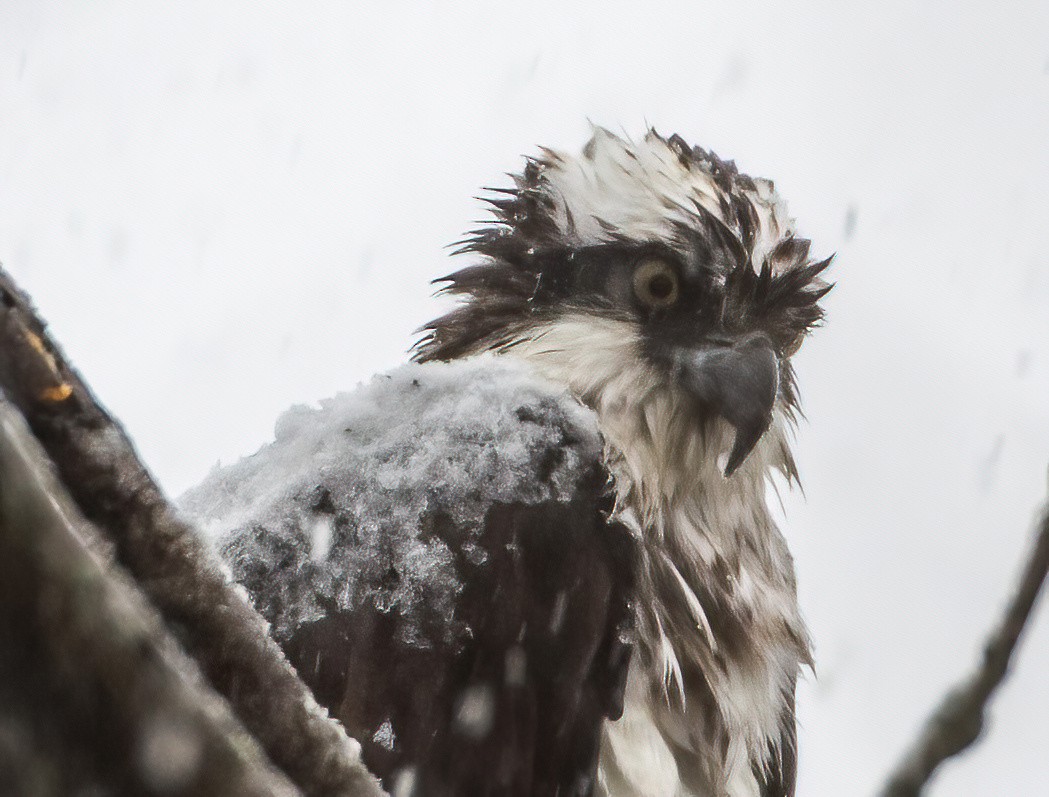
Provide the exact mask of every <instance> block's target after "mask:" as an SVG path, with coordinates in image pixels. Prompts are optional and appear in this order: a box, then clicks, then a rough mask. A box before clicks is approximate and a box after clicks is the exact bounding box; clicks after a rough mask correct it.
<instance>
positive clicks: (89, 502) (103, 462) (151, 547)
mask: <svg viewBox="0 0 1049 797" xmlns="http://www.w3.org/2000/svg"><path fill="white" fill-rule="evenodd" d="M0 390H2V391H4V393H5V394H6V395H7V397H8V399H9V400H10V401H11V403H12V404H13V405H14V406H15V407H16V408H17V409H18V410H19V411H20V412H21V414H22V415H23V416H24V417H25V419H26V422H27V423H28V425H29V428H30V429H31V430H32V432H33V435H34V436H35V437H36V439H37V440H38V441H39V442H40V444H41V445H42V446H43V449H44V451H45V452H46V454H47V456H48V457H49V458H50V459H51V461H52V462H53V463H54V464H55V466H56V468H57V473H58V476H59V478H60V480H61V481H62V482H63V483H64V484H65V485H66V487H67V488H68V489H69V492H70V495H71V496H72V498H73V500H74V502H75V503H76V505H77V507H78V508H79V510H80V512H81V513H82V514H83V515H84V517H85V518H86V519H87V520H89V521H90V522H91V523H92V524H94V525H95V526H96V527H97V528H98V529H99V530H100V532H101V533H102V535H104V537H105V538H106V539H107V540H108V541H109V542H111V543H112V545H113V550H114V552H115V556H116V560H117V561H118V562H119V564H120V565H121V566H123V567H124V568H126V569H127V571H128V572H129V573H130V574H131V575H132V577H133V578H134V579H135V581H136V582H137V583H138V585H139V586H140V587H141V588H142V590H143V591H144V592H145V593H146V595H148V597H149V599H150V600H151V601H152V603H153V604H154V605H155V606H156V607H157V608H158V609H159V611H160V613H161V615H162V616H163V618H164V620H165V622H166V623H167V625H168V626H169V627H171V628H172V629H173V630H174V631H175V633H176V636H177V637H178V639H179V640H180V642H181V643H182V644H183V646H184V647H185V648H186V650H187V651H188V652H189V653H190V655H191V656H192V657H193V658H194V659H196V661H197V662H198V664H199V665H200V667H201V669H202V671H203V672H204V673H205V675H206V676H207V678H208V679H209V681H210V682H211V683H212V684H213V685H214V686H215V688H216V689H217V690H218V691H219V692H220V693H221V694H223V695H224V696H225V697H226V698H227V699H228V700H229V701H230V704H231V705H232V707H233V709H234V711H235V713H236V714H237V716H238V717H239V718H240V719H241V721H242V722H243V723H244V725H245V726H246V727H247V728H248V730H249V731H250V732H251V733H252V734H253V735H254V736H255V737H256V738H257V739H258V740H259V741H260V742H261V744H262V746H263V748H264V749H265V750H266V753H267V754H268V755H269V756H270V758H271V759H272V761H273V762H274V763H276V764H277V765H278V766H279V767H280V768H281V769H282V770H283V771H284V772H285V773H286V774H287V775H288V777H289V778H290V779H291V780H292V781H293V782H294V783H295V784H296V785H297V786H298V787H299V788H300V789H302V791H303V792H305V793H307V794H310V795H318V796H320V795H324V797H328V796H329V795H346V796H347V797H365V796H367V797H374V796H376V795H381V794H382V793H383V792H382V790H381V788H380V787H379V785H378V781H377V780H376V779H375V778H374V777H373V776H372V775H371V774H370V773H369V772H368V770H367V769H366V767H365V766H364V764H363V763H362V762H361V759H360V745H359V744H358V743H357V742H355V741H354V740H352V739H350V738H349V737H348V736H347V735H346V733H345V731H344V730H343V729H342V727H341V726H340V725H338V724H337V723H336V722H334V721H333V720H331V719H330V718H329V717H328V716H327V713H326V712H325V711H324V710H323V709H321V708H320V707H319V706H318V705H317V703H316V701H315V700H314V699H313V696H312V694H311V693H310V691H309V690H308V689H307V688H306V686H305V685H304V684H303V683H302V681H301V680H300V679H299V678H298V677H297V675H296V674H295V672H294V670H293V669H292V668H291V666H290V665H289V664H288V663H287V661H286V659H285V658H284V656H283V655H282V654H281V652H280V650H279V648H278V647H277V645H276V643H275V642H274V641H273V640H272V639H270V637H269V636H268V634H267V630H266V625H265V622H264V621H263V620H262V618H261V617H260V616H259V614H258V613H257V612H256V611H255V610H254V609H253V608H252V607H251V606H250V605H249V604H248V603H247V601H246V600H245V597H244V594H243V590H239V589H238V588H237V587H236V586H235V585H233V584H231V583H230V582H229V581H228V580H227V579H226V578H225V576H224V575H223V571H222V569H221V566H220V564H219V562H218V561H217V559H216V557H215V556H214V554H213V553H212V552H211V551H210V550H209V549H208V548H207V546H206V545H205V544H204V542H203V541H202V540H201V539H200V538H199V537H198V536H197V535H196V533H195V532H194V530H193V529H192V528H190V527H189V526H188V525H187V524H186V523H185V522H183V521H182V520H181V519H180V518H179V517H178V516H177V514H176V512H175V510H174V508H173V507H172V506H171V504H170V503H169V502H168V501H167V500H166V499H165V497H164V496H163V495H162V493H161V491H160V489H159V488H158V487H157V485H156V483H155V482H154V480H153V478H152V477H151V476H150V474H149V473H148V472H147V471H146V469H145V467H144V466H143V465H142V463H141V462H140V461H139V459H138V457H137V455H136V453H135V450H134V447H133V446H132V444H131V441H130V440H129V439H128V437H127V435H126V433H125V432H124V430H123V429H122V428H121V427H120V426H119V424H118V423H117V422H116V421H114V419H113V418H111V417H110V416H109V414H108V413H107V412H106V411H105V410H104V409H103V408H102V407H101V406H99V404H98V403H97V402H96V400H95V398H94V396H93V395H92V393H91V391H90V390H89V389H88V387H87V385H86V384H85V383H84V382H83V380H82V379H81V378H80V376H79V374H77V373H76V372H75V371H74V370H73V369H72V367H71V366H70V365H69V364H68V362H67V361H66V360H65V358H64V357H63V355H62V352H61V350H60V349H59V348H58V346H57V345H56V344H55V343H54V341H52V340H51V339H50V337H49V335H48V334H47V331H46V329H45V325H44V323H43V322H42V321H41V320H40V319H39V318H38V317H37V316H36V314H35V312H34V311H33V308H32V307H31V305H30V303H29V301H28V299H27V297H26V296H25V295H23V294H22V293H21V292H20V291H19V289H18V288H17V286H16V285H15V283H14V281H13V280H12V279H11V277H10V276H9V275H8V274H7V273H6V272H4V271H3V270H2V269H0Z"/></svg>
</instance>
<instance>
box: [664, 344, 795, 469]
mask: <svg viewBox="0 0 1049 797" xmlns="http://www.w3.org/2000/svg"><path fill="white" fill-rule="evenodd" d="M678 356H679V359H678V365H679V376H680V378H681V380H682V384H683V386H684V388H685V389H686V390H687V391H688V392H689V393H691V394H692V395H694V396H695V397H696V398H697V399H698V400H699V401H700V403H702V404H704V405H706V406H708V407H711V408H712V409H714V410H716V411H717V412H718V414H719V415H721V416H722V417H723V418H724V419H725V420H726V421H728V422H729V423H730V424H732V426H734V427H735V429H736V439H735V442H734V443H733V445H732V451H731V453H729V457H728V464H727V465H726V466H725V476H731V475H732V474H733V473H734V472H735V470H736V468H738V467H739V466H740V465H742V464H743V461H744V460H745V459H746V458H747V456H748V455H749V454H750V452H751V451H753V449H754V446H755V445H757V442H758V440H760V439H761V436H762V435H763V434H765V431H766V430H767V429H768V428H769V424H771V423H772V406H773V404H774V403H775V401H776V394H777V393H778V392H779V357H778V356H777V355H776V352H775V351H774V350H773V348H772V343H771V341H769V339H768V338H767V337H765V336H764V335H762V334H754V335H748V336H746V337H743V338H739V339H738V340H735V341H732V342H730V343H724V344H713V345H710V346H704V347H703V348H699V349H683V350H681V351H680V353H679V355H678Z"/></svg>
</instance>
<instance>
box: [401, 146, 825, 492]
mask: <svg viewBox="0 0 1049 797" xmlns="http://www.w3.org/2000/svg"><path fill="white" fill-rule="evenodd" d="M513 179H514V183H515V186H514V187H513V188H507V189H493V190H494V191H495V192H496V197H495V198H491V199H486V200H485V201H486V202H488V203H490V204H491V205H492V207H493V209H494V210H493V214H494V220H493V222H492V223H491V224H489V225H487V226H485V227H482V228H481V229H479V230H475V231H473V232H471V233H470V237H468V238H467V239H466V240H465V241H462V242H461V248H460V249H459V250H458V251H459V252H463V253H472V254H474V255H480V256H481V258H482V259H481V261H480V262H478V263H476V264H474V265H470V266H468V267H466V268H464V269H462V270H460V271H457V272H455V273H454V274H451V275H449V276H447V277H443V278H441V279H440V280H437V282H439V283H444V286H443V288H442V290H443V292H445V293H448V294H453V295H455V296H458V297H461V298H462V299H463V300H464V301H462V303H461V304H459V305H458V306H457V307H456V308H455V309H453V310H452V311H451V312H449V313H447V314H446V315H444V316H442V317H441V318H438V319H436V320H434V321H432V322H431V323H429V324H427V325H426V326H425V327H424V328H423V331H424V332H425V333H426V334H425V336H424V337H423V339H422V340H420V341H419V343H418V344H417V347H416V351H415V359H417V360H420V361H427V360H452V359H457V358H460V357H464V356H469V355H473V354H477V353H480V352H484V351H495V352H501V353H514V354H518V355H521V356H523V357H526V358H527V359H529V360H530V361H532V362H533V363H535V364H536V365H537V366H538V367H539V368H540V370H541V371H542V372H543V373H545V374H546V375H547V376H549V377H551V378H553V379H555V380H558V381H562V382H564V383H565V384H566V385H567V386H568V387H569V389H571V390H572V391H573V392H574V393H575V394H576V395H577V396H578V397H579V398H580V399H581V400H582V401H583V402H584V403H587V404H589V405H590V406H592V407H594V409H595V410H597V411H598V413H599V416H601V415H603V416H605V417H611V416H615V415H619V416H622V415H624V414H627V415H633V416H636V417H638V418H640V419H641V420H642V421H644V422H646V423H648V425H649V427H654V426H659V425H662V426H663V427H664V428H663V429H662V433H663V434H664V435H667V434H669V435H673V434H674V431H673V427H674V419H675V418H680V417H681V416H682V415H685V416H687V422H688V423H689V424H691V425H692V426H699V427H702V426H703V425H704V424H705V423H706V422H707V421H710V420H713V419H717V418H721V419H724V420H725V421H727V422H728V424H730V425H731V427H732V429H733V430H734V437H733V442H732V445H731V448H730V450H729V451H728V452H727V453H728V456H727V459H726V460H725V461H724V462H723V467H724V472H725V474H726V475H731V474H732V473H733V472H734V471H735V470H736V468H738V467H739V466H740V464H741V463H742V462H743V461H744V460H745V459H746V458H747V456H748V454H749V453H750V452H751V451H752V449H753V448H754V446H755V445H756V444H757V442H758V440H759V439H760V438H761V437H762V435H763V434H764V433H765V431H766V430H767V429H768V428H769V426H770V424H771V423H772V420H773V416H774V413H775V411H776V410H777V409H779V410H780V411H781V412H783V413H785V414H786V415H787V416H788V417H792V416H793V414H794V412H795V410H796V406H797V397H796V392H795V386H794V378H793V371H792V369H791V365H790V358H791V356H792V355H793V354H794V353H795V352H796V351H797V349H798V348H799V346H800V345H801V343H802V341H803V339H804V338H805V336H806V335H807V334H808V332H809V331H810V330H811V329H812V327H813V326H814V325H816V324H817V323H818V322H819V321H820V319H821V318H822V310H821V308H820V306H819V300H820V298H821V297H822V296H823V295H824V294H826V293H827V291H828V290H829V289H830V286H829V285H828V284H827V283H825V282H824V281H823V280H822V279H821V278H820V274H821V272H822V271H823V270H824V269H825V268H826V266H827V265H828V263H829V259H828V260H822V261H813V260H810V259H809V242H808V241H807V240H805V239H802V238H799V237H796V236H795V234H794V225H793V222H792V220H791V219H789V218H788V217H787V215H786V210H785V207H784V205H783V203H782V201H781V200H780V199H779V197H778V196H777V194H776V193H775V191H774V188H773V185H772V183H771V182H769V181H767V180H761V179H753V178H750V177H748V176H746V175H744V174H741V173H739V172H738V171H737V169H736V167H735V164H734V163H733V162H731V161H723V160H721V159H719V158H718V157H717V156H716V155H714V154H713V153H709V152H706V151H704V150H702V149H700V148H698V147H690V146H688V145H687V144H686V143H685V142H684V141H683V140H682V139H681V138H680V137H679V136H672V137H670V138H664V137H662V136H660V135H659V134H657V133H656V132H655V131H650V132H649V133H648V134H647V135H646V136H645V137H644V139H643V140H641V141H638V142H633V141H629V140H624V139H622V138H620V137H618V136H615V135H613V134H612V133H609V132H608V131H606V130H603V129H600V128H599V129H595V131H594V134H593V137H592V138H591V139H590V141H589V143H587V145H586V146H585V147H584V148H583V151H582V154H581V155H579V156H573V155H566V154H562V153H559V152H553V151H551V150H546V149H544V150H542V151H541V154H540V155H539V156H537V157H534V158H529V159H528V161H527V164H526V166H525V169H524V172H523V173H522V174H520V175H514V176H513ZM668 407H669V408H672V409H667V408H668ZM660 408H662V409H660ZM661 415H662V416H663V417H664V420H662V421H661V420H659V416H661ZM651 433H652V436H653V437H654V436H656V433H657V430H655V429H654V428H653V429H652V432H651Z"/></svg>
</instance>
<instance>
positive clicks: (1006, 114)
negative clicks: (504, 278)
mask: <svg viewBox="0 0 1049 797" xmlns="http://www.w3.org/2000/svg"><path fill="white" fill-rule="evenodd" d="M588 118H589V119H592V120H593V121H594V122H596V123H600V124H603V125H606V126H608V127H610V128H612V129H614V130H623V131H626V132H627V133H629V134H631V135H635V136H637V135H641V134H642V133H643V132H644V130H645V125H646V124H652V125H654V126H655V127H656V128H658V129H659V130H660V131H661V132H664V133H667V134H669V133H673V132H679V133H681V134H683V135H684V136H685V137H686V138H687V139H688V140H690V141H692V142H694V143H699V144H702V145H703V146H705V147H708V148H712V149H714V150H715V151H716V152H718V153H719V154H720V155H722V156H724V157H733V158H735V159H736V160H737V162H738V163H739V165H740V166H741V168H742V169H743V170H744V171H747V172H749V173H751V174H756V175H764V176H769V177H772V178H774V179H775V180H776V182H777V186H778V187H779V189H780V191H781V193H782V194H783V195H784V196H786V198H787V199H788V201H789V202H790V204H791V208H792V211H793V212H794V215H796V216H797V218H798V219H799V224H800V228H801V231H802V232H803V233H805V234H807V235H808V236H809V237H811V238H812V239H813V240H814V241H815V252H816V253H830V252H832V251H836V252H837V253H838V257H837V260H836V261H835V265H834V270H833V274H832V277H833V278H834V279H835V280H837V282H838V287H837V288H836V289H835V291H834V292H833V294H832V295H831V296H830V297H829V298H828V300H827V307H828V321H827V325H826V327H825V328H824V329H822V330H819V331H818V332H817V334H816V335H815V336H814V337H813V338H812V339H811V341H810V342H809V343H808V344H806V347H805V349H804V351H803V352H802V353H801V354H800V355H799V356H798V357H797V358H796V359H797V363H798V370H799V372H800V381H801V386H802V391H803V396H804V398H805V407H806V410H807V413H808V416H809V422H808V423H806V424H804V425H803V426H802V428H801V430H800V432H799V440H798V458H799V462H800V466H801V471H802V476H803V481H804V483H805V486H806V490H807V497H804V498H803V497H802V496H800V495H792V496H789V497H788V498H787V499H786V513H787V517H788V521H787V524H786V526H787V531H788V534H789V536H790V539H791V544H792V546H793V549H794V551H795V554H796V558H797V562H798V568H799V571H800V583H801V598H802V603H803V606H804V610H805V613H806V615H807V617H808V619H809V621H810V622H811V625H812V630H813V634H814V636H815V639H816V644H817V657H818V678H817V679H815V680H813V679H810V680H809V681H808V682H807V683H805V684H803V686H802V688H801V692H800V697H799V700H800V715H801V722H802V729H801V783H800V788H799V794H800V795H802V797H805V796H806V795H853V794H855V795H863V794H869V793H871V792H872V791H873V790H874V789H875V788H876V786H877V784H878V783H880V782H881V779H882V777H883V775H884V773H885V772H886V771H887V770H888V768H889V767H890V765H891V764H892V763H893V762H894V761H895V760H896V757H897V755H898V753H899V752H900V750H901V748H902V746H903V745H904V744H905V743H906V742H907V741H909V740H910V739H911V738H912V737H913V735H914V732H915V729H916V727H917V725H918V723H919V721H920V720H921V719H922V718H923V717H924V716H925V715H926V713H927V712H928V710H929V708H930V706H931V705H932V704H933V703H934V702H935V701H936V700H937V699H938V698H939V696H940V695H941V693H942V692H943V690H944V688H945V687H946V685H948V684H949V683H951V682H953V681H955V680H956V679H957V678H959V676H961V675H962V674H963V673H964V672H966V671H967V670H968V668H969V667H970V665H971V663H972V662H973V661H975V659H976V657H977V655H978V651H979V645H980V640H981V639H982V637H983V635H984V634H985V631H986V629H988V628H989V626H990V625H991V623H992V622H993V621H994V619H995V618H996V617H997V614H998V612H999V610H1000V607H1001V605H1002V603H1003V601H1004V598H1005V596H1006V594H1007V592H1008V591H1009V589H1010V586H1011V584H1012V580H1013V577H1014V575H1015V573H1016V570H1017V568H1018V565H1019V562H1020V559H1021V556H1022V554H1023V552H1024V550H1025V545H1026V542H1027V539H1028V534H1029V529H1030V523H1031V519H1032V517H1033V512H1034V510H1035V507H1036V506H1037V504H1038V502H1039V501H1040V500H1041V498H1042V496H1043V495H1044V493H1045V489H1046V477H1047V469H1046V466H1047V463H1049V4H1045V3H1044V2H1040V1H1038V2H1028V3H1009V2H1003V3H986V4H973V3H970V4H965V5H962V4H958V3H955V2H914V0H910V1H908V2H887V3H855V4H847V3H843V2H840V0H839V1H838V2H820V1H819V0H808V1H802V2H778V3H768V4H753V3H747V2H738V0H733V1H732V2H726V0H718V2H704V3H684V2H679V3H658V2H657V3H648V4H646V5H645V10H642V7H641V5H640V4H618V3H615V4H613V3H608V4H603V5H602V4H597V3H588V4H580V3H549V4H540V3H534V4H523V3H495V2H484V3H455V4H454V5H453V4H447V5H442V4H434V5H426V4H423V3H417V2H416V3H408V2H405V3H391V2H383V3H375V4H363V3H353V2H339V3H326V4H324V3H305V2H303V3H286V4H282V5H280V6H277V5H271V4H263V3H259V2H257V0H253V1H251V2H228V1H226V0H224V1H223V2H214V1H213V0H212V1H211V2H183V3H179V4H164V3H158V2H146V1H145V0H137V2H128V3H119V2H91V3H84V2H70V3H66V4H61V3H30V2H22V0H3V2H2V3H0V261H3V263H4V265H5V267H7V268H8V269H9V270H10V271H11V272H12V273H13V274H14V275H15V277H16V278H17V279H18V280H19V281H20V282H21V283H22V285H23V286H24V287H25V288H26V289H28V290H29V291H30V292H31V293H32V295H33V296H34V298H35V299H36V301H37V303H38V305H39V307H40V309H41V311H42V313H43V314H44V315H45V316H46V318H48V319H49V320H50V321H51V323H52V326H53V330H54V333H55V334H56V336H57V337H58V339H59V340H60V341H61V342H62V343H63V344H64V345H65V347H66V350H67V352H68V353H69V354H70V355H71V357H72V358H73V360H74V361H75V362H76V363H77V364H78V365H79V367H80V368H81V369H82V371H83V372H84V373H85V374H86V375H87V377H88V379H89V381H90V382H91V384H92V385H93V386H94V387H95V388H96V390H97V392H98V394H99V395H100V397H101V398H102V399H103V401H104V402H106V403H107V404H108V406H109V407H110V408H111V409H112V410H113V411H114V412H115V413H116V414H117V415H118V416H119V417H120V418H121V419H122V420H123V421H124V423H125V424H126V425H127V427H128V429H129V430H130V432H131V433H132V435H133V436H134V438H135V440H136V441H137V443H138V445H139V448H140V450H141V453H142V454H143V456H144V458H145V460H146V461H147V463H149V465H150V466H151V467H152V468H153V470H154V472H155V473H156V475H157V476H158V478H159V479H160V481H161V483H162V484H163V486H164V487H165V488H166V489H167V490H168V491H169V492H171V493H172V494H177V493H179V492H181V491H182V490H183V489H185V488H186V487H188V486H190V485H191V484H193V483H195V482H196V481H197V480H199V479H200V478H201V477H202V476H203V475H204V474H205V473H206V472H207V470H208V469H209V468H210V466H211V465H213V464H214V463H215V462H217V461H219V460H221V461H224V462H228V461H231V460H233V459H235V458H236V457H237V456H239V455H241V454H244V453H247V452H250V451H252V450H254V449H255V448H256V447H257V446H258V445H259V444H261V443H262V442H264V441H265V440H266V439H267V438H268V437H269V435H270V432H271V428H272V422H273V420H274V418H275V417H276V415H277V414H278V413H279V412H280V411H281V410H283V409H284V408H285V407H287V406H288V405H289V404H291V403H294V402H304V401H311V400H313V399H316V398H319V397H322V396H326V395H330V394H331V393H334V392H335V391H336V390H339V389H348V388H352V386H353V385H354V384H356V383H357V382H359V381H360V380H362V379H366V378H367V377H368V376H369V375H371V374H372V373H374V372H376V371H380V370H384V369H388V368H390V367H392V366H394V365H395V364H397V363H399V362H401V361H403V360H404V357H405V354H404V352H405V349H406V348H407V347H408V345H409V344H410V343H411V342H412V341H413V340H414V338H413V335H412V330H413V329H414V328H416V327H417V326H419V325H420V324H421V323H422V322H424V321H426V320H428V319H429V318H431V317H433V316H434V315H435V314H437V313H439V312H440V311H441V308H442V307H443V305H442V304H441V303H439V302H436V301H435V300H433V299H431V298H429V295H430V287H429V285H428V281H429V280H430V279H432V278H433V277H436V276H439V275H441V274H443V273H446V272H448V271H450V270H452V268H453V267H454V265H455V264H454V263H452V262H450V261H449V260H448V257H447V251H446V250H445V249H442V247H443V246H444V245H445V244H448V243H449V242H451V241H454V240H456V239H457V238H458V237H459V234H460V233H461V232H462V231H464V230H465V229H467V228H469V227H471V226H473V225H472V224H471V221H472V220H473V219H477V218H479V217H480V216H481V215H482V209H481V205H480V203H478V202H477V201H475V200H473V199H472V197H473V196H474V195H475V194H477V193H478V191H479V188H480V186H482V185H493V184H495V185H505V184H506V183H507V179H506V178H505V177H503V176H502V173H503V172H506V171H509V170H515V169H517V168H518V167H519V166H520V165H521V159H520V155H521V154H523V153H528V152H533V151H534V148H535V146H536V145H538V144H545V145H550V146H553V147H560V148H577V147H579V146H580V145H581V144H582V143H583V141H584V140H585V138H586V136H587V121H586V120H587V119H588ZM932 793H933V794H936V795H1044V794H1049V614H1047V612H1046V606H1045V602H1044V601H1043V605H1042V606H1041V610H1040V611H1039V612H1038V613H1037V614H1036V615H1035V617H1034V618H1033V623H1032V626H1031V628H1030V629H1029V634H1028V636H1027V638H1026V639H1025V640H1024V643H1023V646H1022V649H1021V650H1020V654H1019V659H1018V662H1017V665H1016V669H1015V673H1014V675H1013V677H1012V679H1011V680H1010V681H1009V682H1008V683H1007V685H1006V687H1005V689H1004V690H1003V691H1002V693H1001V694H1000V695H999V697H998V698H997V699H996V700H995V702H994V704H993V706H992V709H991V726H990V733H989V736H988V738H987V739H986V740H985V741H984V742H982V743H981V744H980V746H979V747H978V748H977V749H976V750H975V751H974V752H972V753H971V754H970V755H968V756H966V757H965V759H964V760H961V761H958V762H957V763H952V764H950V765H949V766H947V767H946V768H945V769H944V770H943V772H942V774H941V776H940V777H939V778H938V780H937V782H936V785H935V788H933V789H932Z"/></svg>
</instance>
